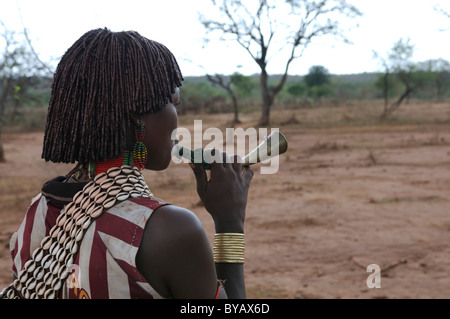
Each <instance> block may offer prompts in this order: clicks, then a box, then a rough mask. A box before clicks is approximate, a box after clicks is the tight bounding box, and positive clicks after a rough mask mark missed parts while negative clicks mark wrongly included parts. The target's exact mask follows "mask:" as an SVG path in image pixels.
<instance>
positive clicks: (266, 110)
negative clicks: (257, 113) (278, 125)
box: [259, 69, 272, 126]
mask: <svg viewBox="0 0 450 319" xmlns="http://www.w3.org/2000/svg"><path fill="white" fill-rule="evenodd" d="M260 82H261V83H260V84H261V94H262V101H263V103H262V110H261V111H262V112H261V119H260V120H259V126H268V125H269V121H270V120H269V119H270V107H271V106H272V99H271V98H270V92H269V86H268V83H267V82H268V75H267V71H266V70H265V69H263V70H261V76H260Z"/></svg>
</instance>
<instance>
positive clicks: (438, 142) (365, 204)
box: [0, 124, 450, 298]
mask: <svg viewBox="0 0 450 319" xmlns="http://www.w3.org/2000/svg"><path fill="white" fill-rule="evenodd" d="M281 131H282V132H283V133H284V134H285V135H286V137H287V139H288V141H289V150H288V152H287V153H286V154H284V155H282V156H281V158H280V170H279V172H278V173H277V174H275V175H261V174H260V172H259V168H260V167H261V164H258V165H256V166H254V167H253V169H254V171H255V177H254V179H253V181H252V186H251V189H250V194H249V202H248V207H247V219H246V226H245V227H246V241H247V249H246V258H247V262H246V265H245V275H246V287H247V296H248V297H249V298H449V297H450V271H449V269H450V245H449V242H450V201H449V194H450V125H448V124H447V125H443V124H440V125H438V124H436V125H397V126H392V125H390V126H380V125H371V126H354V127H340V128H334V129H332V128H330V129H306V128H303V127H302V126H301V125H290V126H286V127H284V128H281ZM2 138H3V142H4V149H5V154H6V159H7V161H6V162H5V163H0V288H3V287H4V286H6V285H7V284H9V283H10V280H11V272H10V268H11V260H10V255H9V252H8V242H9V238H10V236H11V234H12V233H13V232H14V231H15V230H16V229H17V227H18V226H19V224H20V222H21V220H22V218H23V215H24V212H25V210H26V208H27V206H28V205H29V203H30V200H31V198H32V197H33V196H34V195H36V193H37V192H38V191H39V189H40V185H41V184H42V183H43V182H44V181H46V180H48V179H50V178H52V177H54V176H56V175H62V174H65V173H66V172H67V171H68V170H69V169H70V168H72V166H70V165H69V166H68V165H56V164H50V163H45V162H44V161H43V160H41V159H40V154H41V147H42V146H41V145H42V138H43V134H42V133H27V134H18V133H17V134H4V135H3V137H2ZM144 175H145V177H146V181H147V183H148V184H149V186H150V188H151V189H152V191H153V193H154V194H155V195H156V196H158V197H161V198H163V199H165V200H167V201H169V202H171V203H173V204H177V205H180V206H184V207H186V208H188V209H191V210H192V211H194V212H195V213H196V214H197V215H198V216H199V217H200V219H201V220H202V222H203V224H204V226H205V228H206V230H207V233H208V235H209V236H210V239H211V240H212V237H213V224H212V221H211V219H210V217H209V215H207V213H206V212H205V210H204V208H203V207H202V206H201V205H199V199H198V197H197V195H196V191H195V183H194V178H193V175H192V172H191V170H190V168H189V166H187V165H186V164H173V163H172V164H171V165H170V167H169V169H167V170H166V171H163V172H149V171H144ZM371 264H377V265H379V266H380V267H381V288H368V286H367V284H366V280H367V278H368V276H369V275H370V273H368V272H367V266H369V265H371Z"/></svg>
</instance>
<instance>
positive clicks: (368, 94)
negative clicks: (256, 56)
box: [179, 72, 450, 113]
mask: <svg viewBox="0 0 450 319" xmlns="http://www.w3.org/2000/svg"><path fill="white" fill-rule="evenodd" d="M383 76H384V74H382V73H375V72H374V73H360V74H343V75H333V74H330V75H328V80H326V81H324V82H323V83H321V84H319V85H309V86H308V84H307V83H305V79H306V77H307V75H305V76H298V75H293V76H289V77H288V80H287V83H286V85H285V86H284V88H283V90H282V91H281V92H280V94H279V95H278V96H277V97H276V100H275V105H274V107H275V108H301V107H318V106H321V105H324V104H327V105H329V104H330V103H331V104H335V105H340V104H343V103H346V102H348V101H355V100H382V99H384V92H383V88H382V79H383ZM438 76H439V77H441V78H444V75H442V74H440V75H438V74H435V76H434V77H433V76H430V80H429V81H428V82H427V83H426V85H423V86H422V87H421V88H420V89H418V90H417V91H415V92H413V93H412V94H411V95H410V96H409V99H419V100H426V101H442V100H445V99H448V98H450V73H448V74H445V81H443V83H444V88H439V87H438V84H436V81H435V80H434V79H435V78H436V77H438ZM280 77H281V75H279V76H277V75H273V76H271V81H272V82H273V83H277V82H278V81H279V79H280ZM225 78H227V76H225ZM246 78H247V79H248V82H250V83H251V85H250V87H251V89H250V90H249V89H248V88H247V89H246V90H245V91H240V90H239V88H237V87H236V88H235V89H236V92H237V96H238V101H239V108H240V110H245V109H246V108H252V107H259V105H260V103H261V92H260V89H259V85H258V83H259V75H252V76H246ZM248 86H249V85H248V84H247V87H248ZM402 90H403V88H402V84H401V83H400V82H398V81H395V80H394V79H392V80H391V82H390V90H389V93H388V95H389V97H390V98H392V99H394V98H395V97H396V96H398V95H399V94H401V92H402ZM182 94H183V96H182V107H181V108H180V110H179V111H180V112H181V113H184V112H199V113H200V112H207V113H217V112H231V111H232V106H231V101H230V97H229V95H228V94H227V92H226V91H225V90H223V88H221V87H220V86H218V85H216V84H213V83H210V82H209V81H208V79H207V78H206V76H196V77H185V81H184V83H183V87H182Z"/></svg>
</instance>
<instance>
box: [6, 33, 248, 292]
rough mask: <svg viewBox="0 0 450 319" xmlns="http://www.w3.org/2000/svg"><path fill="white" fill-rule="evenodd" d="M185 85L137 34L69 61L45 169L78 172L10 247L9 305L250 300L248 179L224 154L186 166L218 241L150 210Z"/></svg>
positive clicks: (45, 200) (175, 213)
mask: <svg viewBox="0 0 450 319" xmlns="http://www.w3.org/2000/svg"><path fill="white" fill-rule="evenodd" d="M182 81H183V78H182V75H181V72H180V70H179V67H178V64H177V62H176V60H175V58H174V56H173V55H172V53H171V52H170V51H169V50H168V49H167V48H166V47H165V46H163V45H162V44H159V43H157V42H154V41H151V40H148V39H146V38H144V37H142V36H141V35H139V34H138V33H137V32H133V31H129V32H111V31H109V30H107V29H97V30H92V31H89V32H87V33H86V34H84V35H83V36H82V37H81V38H80V39H79V40H77V41H76V42H75V43H74V44H73V46H72V47H71V48H69V49H68V51H67V52H66V53H65V55H64V56H63V57H62V59H61V61H60V63H59V65H58V68H57V70H56V73H55V77H54V82H53V85H52V94H51V98H50V104H49V110H48V117H47V124H46V129H45V137H44V146H43V154H42V157H43V158H44V159H45V160H47V161H52V162H55V163H59V162H63V163H75V162H77V163H78V164H77V165H76V167H75V168H74V169H73V170H72V171H71V172H70V173H69V174H68V175H67V176H65V177H58V178H55V179H53V180H51V181H49V182H47V183H46V184H45V185H44V186H43V187H42V192H41V194H39V195H38V196H37V197H36V198H35V199H33V201H32V204H31V206H30V208H29V210H28V212H27V215H26V216H25V218H24V221H23V223H22V225H21V226H20V228H19V230H18V231H17V232H16V233H15V234H14V236H13V238H12V239H11V251H12V256H13V261H14V266H13V270H14V274H15V277H16V280H15V281H14V283H13V284H12V285H11V286H10V287H8V288H7V289H5V291H4V292H3V296H6V297H9V298H17V297H19V298H224V297H229V298H245V285H244V275H243V262H244V256H243V253H244V235H243V233H244V219H245V207H246V202H247V194H248V188H249V185H250V181H251V179H252V176H253V172H252V171H251V169H249V168H245V169H244V168H242V166H241V164H239V163H238V162H239V161H238V158H237V157H236V156H235V157H233V158H231V159H230V158H229V155H227V154H225V153H223V154H222V157H223V159H224V160H223V163H212V165H211V176H210V179H209V180H208V179H207V175H206V173H205V170H204V168H203V167H202V166H201V165H194V164H191V167H192V169H193V172H194V175H195V177H196V181H197V192H198V195H199V196H200V198H201V200H202V201H203V204H204V206H205V207H206V209H207V211H208V212H209V213H210V214H211V216H212V218H213V220H214V223H215V229H216V235H215V242H214V251H212V250H211V246H210V244H209V242H208V239H207V236H206V234H205V231H204V228H203V226H202V224H201V222H200V221H199V219H198V218H197V217H196V215H195V214H194V213H192V212H191V211H189V210H187V209H185V208H182V207H177V206H174V205H170V204H167V203H166V202H164V201H162V200H160V199H157V198H155V197H154V196H153V195H152V193H151V191H150V188H149V187H148V185H147V184H146V183H145V181H144V179H143V177H142V174H141V170H142V169H144V168H146V169H150V170H156V171H159V170H164V169H166V168H167V167H168V165H169V163H170V160H171V150H172V148H173V146H174V141H173V140H172V139H171V134H172V131H173V130H174V129H176V127H177V111H176V106H177V105H178V104H179V103H180V99H181V98H180V91H179V87H180V86H181V82H182Z"/></svg>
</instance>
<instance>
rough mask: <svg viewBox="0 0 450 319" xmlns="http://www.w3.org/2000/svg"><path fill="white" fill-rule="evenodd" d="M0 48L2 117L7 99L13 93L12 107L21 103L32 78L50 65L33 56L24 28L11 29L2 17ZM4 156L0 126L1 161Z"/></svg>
mask: <svg viewBox="0 0 450 319" xmlns="http://www.w3.org/2000/svg"><path fill="white" fill-rule="evenodd" d="M0 48H3V52H1V55H0V119H1V120H3V115H4V111H5V108H6V105H7V102H8V100H9V99H10V98H11V97H13V98H14V100H15V103H13V105H14V107H15V108H17V107H18V106H20V99H21V97H23V96H24V94H25V92H26V90H27V88H28V84H29V83H30V82H31V81H32V78H33V77H35V76H43V75H48V73H49V70H50V69H49V68H48V66H46V65H44V64H43V63H42V61H40V60H39V59H38V58H36V56H37V55H36V52H35V51H34V50H33V49H32V47H31V43H30V41H29V38H28V35H27V34H26V32H25V33H23V34H21V33H17V32H14V31H11V30H9V29H7V28H6V26H5V24H4V23H3V22H1V21H0ZM16 110H17V109H15V111H16ZM13 113H14V112H13ZM0 126H1V123H0ZM3 160H4V152H3V146H2V143H1V129H0V161H3Z"/></svg>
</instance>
